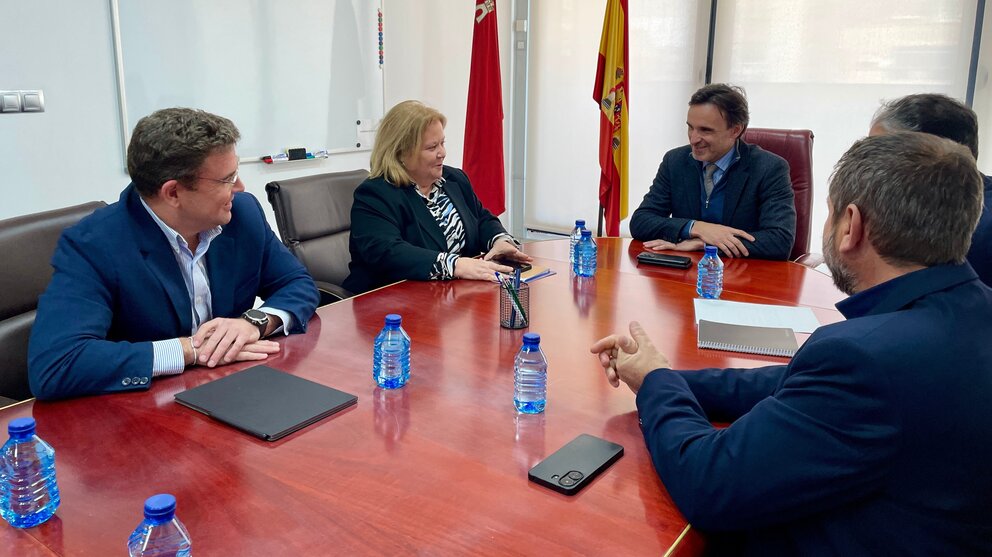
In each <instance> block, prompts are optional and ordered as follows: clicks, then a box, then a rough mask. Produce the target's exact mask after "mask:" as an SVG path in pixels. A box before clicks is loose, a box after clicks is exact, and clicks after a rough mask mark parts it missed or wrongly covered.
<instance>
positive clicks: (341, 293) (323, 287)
mask: <svg viewBox="0 0 992 557" xmlns="http://www.w3.org/2000/svg"><path fill="white" fill-rule="evenodd" d="M313 282H314V284H316V285H317V290H319V291H320V305H321V306H326V305H327V304H333V303H334V302H339V301H341V300H344V299H345V298H351V297H352V296H354V294H353V293H351V292H349V291H348V290H345V289H344V288H341V287H340V286H338V285H336V284H332V283H330V282H324V281H322V280H315V281H313Z"/></svg>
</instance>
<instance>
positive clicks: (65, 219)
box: [0, 201, 107, 407]
mask: <svg viewBox="0 0 992 557" xmlns="http://www.w3.org/2000/svg"><path fill="white" fill-rule="evenodd" d="M106 205H107V204H106V203H104V202H102V201H92V202H90V203H84V204H82V205H76V206H74V207H66V208H65V209H56V210H54V211H46V212H43V213H35V214H32V215H25V216H21V217H14V218H10V219H6V220H2V221H0V253H2V254H3V259H4V261H3V264H2V265H0V293H2V294H0V407H3V406H6V405H8V404H10V403H13V402H17V401H20V400H24V399H28V398H31V391H30V389H29V388H28V337H29V336H30V334H31V326H32V325H33V324H34V316H35V310H36V309H37V307H38V296H40V295H41V294H42V292H44V291H45V288H47V287H48V282H49V281H50V280H52V265H51V260H52V254H53V253H54V252H55V245H56V243H57V242H58V240H59V236H61V235H62V231H63V230H64V229H65V228H66V227H69V226H71V225H73V224H76V223H77V222H79V220H80V219H82V218H83V217H85V216H86V215H89V214H90V213H92V212H93V211H95V210H97V209H98V208H100V207H104V206H106Z"/></svg>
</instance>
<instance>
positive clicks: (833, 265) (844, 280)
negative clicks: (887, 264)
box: [823, 227, 858, 296]
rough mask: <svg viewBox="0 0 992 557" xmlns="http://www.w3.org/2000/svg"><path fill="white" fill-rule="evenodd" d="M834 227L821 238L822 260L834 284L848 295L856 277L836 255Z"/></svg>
mask: <svg viewBox="0 0 992 557" xmlns="http://www.w3.org/2000/svg"><path fill="white" fill-rule="evenodd" d="M835 231H836V227H835V228H834V229H831V230H830V234H828V235H827V237H826V238H824V240H823V262H824V263H826V264H827V268H828V269H830V275H831V277H832V278H833V279H834V286H836V287H837V288H838V289H839V290H840V291H841V292H843V293H844V294H847V295H848V296H850V295H852V294H854V292H855V289H854V288H855V286H856V285H857V282H858V277H857V276H856V275H855V274H854V272H853V271H851V269H850V268H848V267H847V266H846V265H844V264H843V263H841V262H840V258H839V257H837V249H836V246H834V232H835Z"/></svg>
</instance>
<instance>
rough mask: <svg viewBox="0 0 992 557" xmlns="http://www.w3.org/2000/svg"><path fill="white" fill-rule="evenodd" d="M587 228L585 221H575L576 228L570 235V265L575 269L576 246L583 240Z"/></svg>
mask: <svg viewBox="0 0 992 557" xmlns="http://www.w3.org/2000/svg"><path fill="white" fill-rule="evenodd" d="M585 227H586V221H585V220H584V219H575V228H573V229H572V233H571V234H569V235H568V264H569V265H571V266H572V267H575V246H576V245H578V243H579V240H581V239H582V231H583V230H584V229H585Z"/></svg>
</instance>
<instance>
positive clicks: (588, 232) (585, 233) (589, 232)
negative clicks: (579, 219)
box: [582, 228, 592, 238]
mask: <svg viewBox="0 0 992 557" xmlns="http://www.w3.org/2000/svg"><path fill="white" fill-rule="evenodd" d="M586 236H589V237H590V238H591V237H592V230H589V229H588V228H583V229H582V237H583V238H585V237H586Z"/></svg>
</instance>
